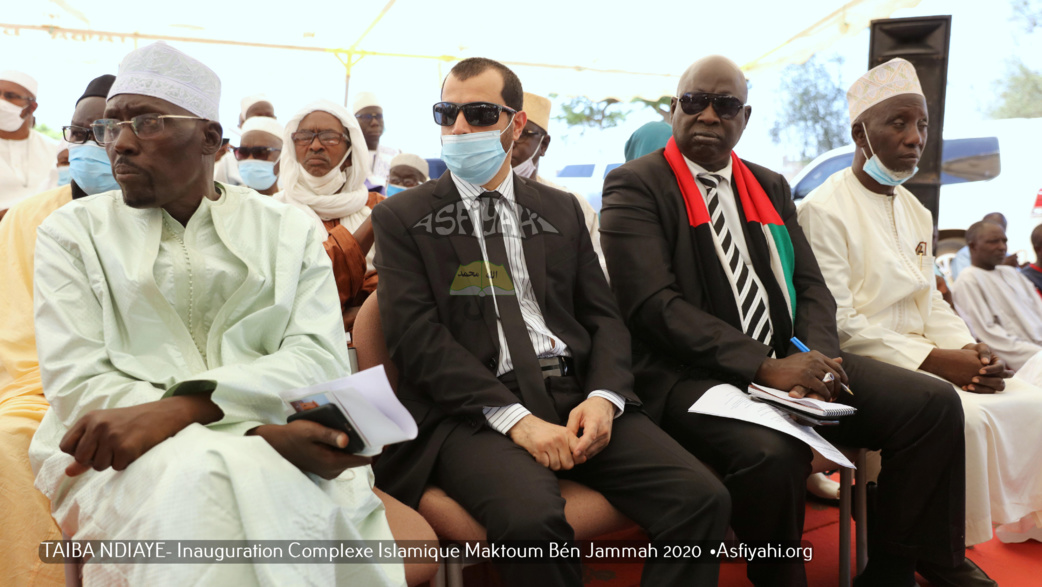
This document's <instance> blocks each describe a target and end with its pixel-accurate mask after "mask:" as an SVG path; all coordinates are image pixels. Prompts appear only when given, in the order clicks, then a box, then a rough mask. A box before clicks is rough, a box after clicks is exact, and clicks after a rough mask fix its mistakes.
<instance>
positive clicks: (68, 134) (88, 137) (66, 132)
mask: <svg viewBox="0 0 1042 587" xmlns="http://www.w3.org/2000/svg"><path fill="white" fill-rule="evenodd" d="M62 136H63V137H65V140H66V141H68V143H69V144H72V145H82V144H83V143H86V142H87V141H93V140H94V131H93V130H91V129H89V128H85V127H82V126H63V127H62ZM95 142H96V141H95Z"/></svg>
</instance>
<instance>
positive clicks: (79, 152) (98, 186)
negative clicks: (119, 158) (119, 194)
mask: <svg viewBox="0 0 1042 587" xmlns="http://www.w3.org/2000/svg"><path fill="white" fill-rule="evenodd" d="M69 172H70V173H71V175H72V179H73V181H75V182H76V185H78V186H80V189H82V190H83V191H85V192H87V194H88V195H94V194H100V193H101V192H107V191H111V190H118V189H120V187H119V184H118V183H116V178H115V177H113V176H112V164H111V163H110V162H109V156H108V153H106V152H105V149H104V148H102V147H100V146H98V145H95V144H94V143H85V144H82V145H69Z"/></svg>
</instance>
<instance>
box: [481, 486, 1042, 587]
mask: <svg viewBox="0 0 1042 587" xmlns="http://www.w3.org/2000/svg"><path fill="white" fill-rule="evenodd" d="M611 538H613V539H619V540H629V539H634V540H639V539H642V538H643V536H642V535H641V534H639V533H626V534H616V535H613V536H611ZM803 539H804V540H805V541H807V542H809V543H810V544H811V545H812V546H813V547H814V560H813V561H811V562H809V563H807V580H808V583H809V585H810V587H835V586H836V585H838V583H839V575H838V570H837V564H838V561H839V508H838V507H834V506H826V505H822V504H818V503H813V502H808V504H807V514H806V518H805V520H804V533H803ZM853 544H854V537H853V534H851V550H852V552H851V556H850V558H851V560H852V561H853V560H854V553H853ZM966 553H967V556H968V557H969V558H970V559H971V560H973V561H974V562H976V563H977V564H978V565H979V566H980V567H981V568H982V569H984V570H985V571H986V572H987V573H988V575H989V576H991V578H992V579H994V580H995V581H997V582H998V584H999V585H1000V587H1038V586H1042V543H1040V542H1035V541H1028V542H1026V543H1023V544H1003V543H1001V542H999V540H998V539H997V538H995V539H992V540H991V541H990V542H986V543H984V544H979V545H977V546H976V547H974V548H972V549H970V550H967V551H966ZM583 572H584V577H583V579H584V583H585V584H586V585H589V586H591V587H638V586H639V585H640V572H641V567H640V565H637V564H615V565H613V564H610V563H608V564H589V565H584V568H583ZM851 573H852V574H853V570H852V571H851ZM465 576H466V584H467V587H493V586H497V585H499V582H498V581H497V580H496V577H495V572H494V571H493V570H492V569H491V568H489V567H488V565H478V566H476V567H470V568H468V569H466V572H465ZM919 580H920V584H921V585H923V586H927V585H929V583H927V582H926V581H925V580H923V579H921V578H920V579H919ZM750 585H752V583H750V582H749V580H748V579H746V577H745V564H744V563H728V564H723V565H721V566H720V582H719V587H747V586H750Z"/></svg>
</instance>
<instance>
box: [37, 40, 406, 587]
mask: <svg viewBox="0 0 1042 587" xmlns="http://www.w3.org/2000/svg"><path fill="white" fill-rule="evenodd" d="M219 84H220V82H219V80H218V79H217V77H216V75H215V74H214V73H213V72H212V71H210V70H209V69H208V68H206V67H205V66H204V65H202V64H201V63H199V62H197V61H195V60H194V59H192V58H190V57H188V56H187V55H184V54H183V53H180V52H179V51H177V50H175V49H173V48H171V47H169V46H167V45H165V44H163V43H156V44H153V45H150V46H147V47H144V48H142V49H139V50H137V51H134V52H132V53H131V54H129V55H128V56H127V57H126V58H125V59H124V60H123V63H122V64H121V65H120V71H119V75H118V76H117V78H116V81H115V83H114V84H113V87H112V89H111V91H110V93H109V99H108V102H107V104H106V109H105V117H106V118H105V119H103V120H100V121H98V122H96V123H95V136H96V137H97V139H98V142H99V143H103V144H104V145H105V147H106V150H107V151H108V154H109V157H110V159H111V160H112V163H113V173H114V175H115V177H116V180H117V181H118V182H119V183H120V186H121V188H122V195H121V193H120V192H119V191H112V192H105V193H102V194H98V195H97V196H95V197H91V198H85V199H82V200H77V201H75V202H72V203H70V204H67V205H66V206H64V207H62V208H61V209H59V210H58V211H56V212H55V213H53V214H52V215H51V216H50V217H48V219H47V220H46V221H45V222H44V223H43V224H42V225H41V226H40V228H39V232H38V235H39V236H38V242H37V248H36V274H35V287H36V292H35V305H36V315H35V321H36V332H37V341H38V349H39V355H40V365H41V377H42V380H43V386H44V392H45V395H46V396H47V399H48V400H49V402H50V404H51V409H50V411H48V413H47V414H46V416H45V417H44V419H43V421H42V423H41V425H40V428H39V430H38V431H37V433H36V435H35V437H34V438H33V442H32V445H31V446H30V460H31V463H32V465H33V469H34V471H35V472H36V475H37V477H36V487H37V488H38V489H40V490H41V491H42V492H43V493H44V494H46V495H47V496H48V498H50V500H51V504H52V510H53V514H54V517H55V519H56V521H57V522H58V524H59V525H60V526H61V527H62V529H63V531H64V532H65V533H66V534H68V535H70V536H71V537H72V538H73V539H76V540H101V539H119V540H194V539H208V540H244V539H245V540H363V539H380V540H391V539H392V536H391V531H390V529H389V526H388V522H387V519H386V516H385V513H384V507H383V505H382V504H381V501H380V498H379V497H377V495H375V494H374V493H373V491H372V482H373V479H372V472H371V469H370V468H369V466H368V464H367V462H366V461H365V460H362V459H360V458H359V457H354V456H352V455H347V454H346V453H343V452H341V451H338V450H336V449H335V448H334V447H342V446H345V443H346V440H347V439H346V436H345V435H343V434H341V433H338V432H335V431H333V430H330V429H328V428H325V427H323V426H321V425H318V424H315V423H313V422H293V423H292V424H288V425H287V424H285V418H286V414H287V412H288V411H289V410H288V409H287V406H286V405H285V404H284V402H283V401H282V400H281V399H280V398H279V396H278V392H279V391H281V390H286V389H292V388H295V387H300V386H304V385H311V384H316V383H320V382H324V381H327V380H330V379H333V378H337V377H341V376H343V375H344V373H345V369H344V365H346V364H347V356H346V343H345V338H344V335H343V329H342V327H341V319H340V313H339V310H338V304H337V294H336V285H335V283H334V279H333V274H332V271H331V270H330V262H329V258H328V257H327V256H326V254H325V252H324V251H323V248H322V245H321V243H320V242H319V240H318V239H316V238H313V236H312V233H313V231H315V230H316V227H315V224H314V222H312V221H311V220H310V219H309V218H307V216H305V215H304V214H302V213H300V212H298V211H296V210H292V209H290V208H289V207H287V206H284V205H281V204H278V203H275V202H273V201H272V200H271V199H270V198H263V197H259V196H258V195H257V194H256V193H254V192H253V191H252V190H249V189H247V188H239V187H233V186H227V185H223V184H216V183H214V182H213V181H212V174H213V154H214V153H215V152H216V151H217V149H218V148H219V147H220V144H221V126H220V124H218V123H217V103H218V100H219V88H220V85H219ZM157 115H160V116H162V117H163V118H158V119H157V118H156V116H157ZM323 445H324V446H323ZM84 583H85V584H88V585H91V584H94V585H116V584H129V585H153V584H171V585H174V584H176V585H198V584H209V585H222V584H223V585H236V586H238V585H291V584H328V585H332V584H342V585H346V584H354V585H404V584H405V575H404V569H403V566H402V565H401V564H400V563H397V564H395V563H394V561H393V560H392V561H386V562H385V564H370V565H365V564H352V565H343V564H341V565H337V564H257V565H222V564H190V565H189V564H171V565H163V564H132V565H114V564H97V565H95V564H90V565H85V567H84Z"/></svg>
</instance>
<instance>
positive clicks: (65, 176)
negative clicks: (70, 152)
mask: <svg viewBox="0 0 1042 587" xmlns="http://www.w3.org/2000/svg"><path fill="white" fill-rule="evenodd" d="M70 181H72V171H70V170H69V166H68V165H65V166H62V167H59V168H58V185H59V186H63V185H69V182H70Z"/></svg>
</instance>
